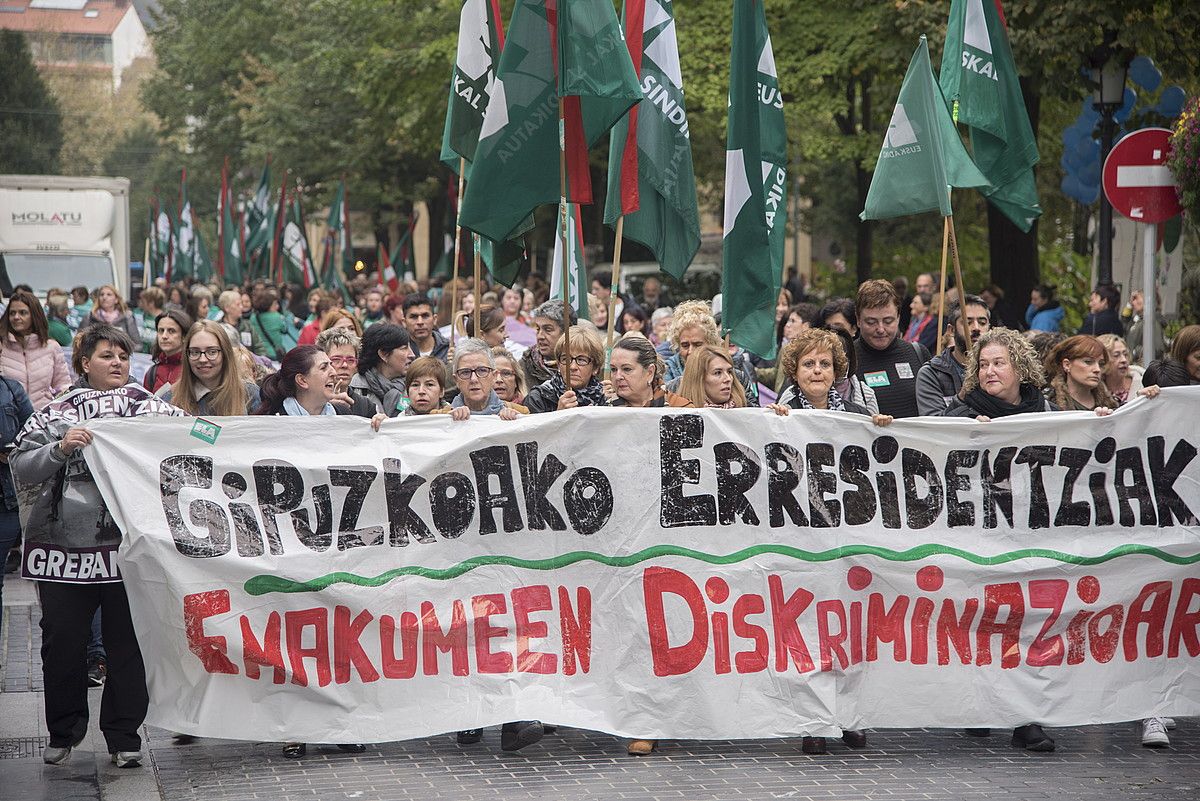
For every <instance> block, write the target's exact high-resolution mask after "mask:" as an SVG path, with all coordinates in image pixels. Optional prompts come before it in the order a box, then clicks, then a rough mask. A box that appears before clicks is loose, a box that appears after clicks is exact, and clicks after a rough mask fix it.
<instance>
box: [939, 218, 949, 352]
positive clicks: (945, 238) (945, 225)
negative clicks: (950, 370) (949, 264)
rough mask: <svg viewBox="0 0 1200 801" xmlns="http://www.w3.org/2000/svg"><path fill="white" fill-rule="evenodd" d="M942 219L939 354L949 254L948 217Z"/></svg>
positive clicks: (942, 335) (944, 329)
mask: <svg viewBox="0 0 1200 801" xmlns="http://www.w3.org/2000/svg"><path fill="white" fill-rule="evenodd" d="M942 220H943V223H942V278H941V283H940V284H939V285H938V286H939V289H938V292H939V293H940V295H939V298H938V327H937V330H938V333H937V355H939V356H940V355H941V353H942V339H943V337H944V336H945V331H946V328H945V326H944V325H943V324H942V316H943V315H944V313H945V310H946V258H947V256H948V255H949V250H950V218H949V217H943V218H942Z"/></svg>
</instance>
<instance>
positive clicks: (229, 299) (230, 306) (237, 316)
mask: <svg viewBox="0 0 1200 801" xmlns="http://www.w3.org/2000/svg"><path fill="white" fill-rule="evenodd" d="M217 305H218V306H220V307H221V318H220V321H219V322H222V323H224V324H225V325H227V326H229V327H230V328H232V329H233V330H234V331H236V332H237V336H238V342H240V344H241V346H242V347H244V348H248V349H249V350H250V351H251V352H253V353H254V355H255V356H265V355H266V353H267V351H266V349H265V348H264V347H263V343H262V338H261V337H259V335H258V331H257V330H256V329H255V327H254V326H252V325H250V321H249V320H248V319H246V318H245V317H244V316H242V293H241V292H238V291H237V290H236V289H226V290H225V291H224V292H222V293H221V294H220V295H218V296H217ZM184 333H187V332H186V331H185V332H184Z"/></svg>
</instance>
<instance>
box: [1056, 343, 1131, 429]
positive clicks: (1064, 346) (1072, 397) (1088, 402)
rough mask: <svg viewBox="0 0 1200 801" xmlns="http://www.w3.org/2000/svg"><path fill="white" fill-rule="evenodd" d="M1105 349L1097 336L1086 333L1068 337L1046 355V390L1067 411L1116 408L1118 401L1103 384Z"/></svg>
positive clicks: (1105, 363)
mask: <svg viewBox="0 0 1200 801" xmlns="http://www.w3.org/2000/svg"><path fill="white" fill-rule="evenodd" d="M1107 365H1108V352H1107V351H1106V350H1105V349H1104V344H1103V343H1102V342H1100V340H1098V339H1096V338H1095V337H1093V336H1089V335H1087V334H1078V335H1076V336H1073V337H1068V338H1067V339H1064V340H1063V341H1062V342H1060V343H1058V344H1057V345H1055V346H1054V348H1053V350H1051V351H1050V355H1049V356H1047V357H1046V365H1045V367H1046V376H1047V378H1048V379H1049V380H1048V381H1047V385H1048V386H1047V389H1046V394H1047V395H1048V396H1049V397H1050V400H1052V401H1054V404H1055V405H1056V406H1058V408H1060V409H1063V410H1066V411H1075V412H1077V411H1085V412H1090V411H1092V410H1093V409H1099V408H1105V409H1115V408H1117V406H1119V405H1120V404H1119V403H1118V402H1117V399H1116V398H1114V397H1113V396H1112V393H1111V392H1109V391H1108V387H1107V386H1105V385H1104V369H1105V367H1106V366H1107Z"/></svg>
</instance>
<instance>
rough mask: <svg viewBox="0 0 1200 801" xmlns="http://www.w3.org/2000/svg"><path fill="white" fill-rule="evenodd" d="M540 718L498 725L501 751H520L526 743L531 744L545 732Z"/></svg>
mask: <svg viewBox="0 0 1200 801" xmlns="http://www.w3.org/2000/svg"><path fill="white" fill-rule="evenodd" d="M545 733H546V732H545V729H543V728H542V722H541V721H540V720H518V721H515V722H513V723H505V724H504V725H503V726H502V727H500V749H501V750H502V751H520V750H521V749H522V748H524V747H525V746H527V745H533V744H534V743H536V742H537V741H538V740H540V739H542V735H543V734H545Z"/></svg>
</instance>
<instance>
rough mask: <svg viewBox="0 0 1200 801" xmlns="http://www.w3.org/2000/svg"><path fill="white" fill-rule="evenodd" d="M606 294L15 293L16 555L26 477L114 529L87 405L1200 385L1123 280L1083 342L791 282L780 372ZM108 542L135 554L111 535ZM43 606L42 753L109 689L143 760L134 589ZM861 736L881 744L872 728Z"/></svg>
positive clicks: (651, 300) (775, 407)
mask: <svg viewBox="0 0 1200 801" xmlns="http://www.w3.org/2000/svg"><path fill="white" fill-rule="evenodd" d="M610 281H611V275H610V274H608V273H604V272H600V273H596V274H595V276H594V281H593V283H592V286H591V289H592V292H591V294H590V295H589V299H590V302H589V312H590V315H589V316H590V317H591V318H592V319H591V321H588V320H580V319H577V317H576V315H575V313H574V311H573V310H572V309H571V308H570V307H566V306H564V304H563V303H562V301H559V300H548V299H547V295H548V287H547V285H546V283H545V281H543V280H542V279H540V278H538V277H537V276H534V277H532V278H531V279H529V281H528V282H527V284H526V286H524V287H518V288H505V287H501V286H497V287H495V288H489V289H487V291H482V292H480V294H479V296H478V297H476V292H475V291H474V290H473V288H472V287H471V286H470V285H469V284H467V283H466V282H459V285H458V286H450V285H445V286H441V287H435V288H429V287H421V286H418V285H416V284H414V283H411V282H410V283H403V284H401V285H400V286H399V287H398V288H395V289H393V290H392V291H385V290H384V289H382V288H376V287H373V286H367V285H365V284H361V283H352V284H351V286H350V288H349V290H348V291H347V292H345V293H335V292H327V291H325V290H322V289H311V290H305V289H303V288H301V287H298V286H286V285H285V286H275V285H272V284H269V283H267V282H262V281H259V282H255V283H254V284H251V285H248V286H245V287H232V288H226V289H224V291H221V290H220V288H219V287H216V286H212V287H209V286H204V285H199V284H197V285H192V286H185V285H183V284H179V285H171V286H152V287H147V288H146V289H144V290H142V291H141V293H140V296H139V298H138V303H137V307H136V308H135V309H133V310H130V309H129V308H128V307H127V305H126V303H125V301H124V299H122V298H121V297H120V295H119V293H118V292H117V290H116V289H115V288H114V287H111V286H102V287H95V288H90V289H89V288H86V287H76V288H74V289H72V290H70V292H65V291H57V290H51V291H50V292H49V293H48V296H47V297H46V298H45V300H44V301H43V300H41V299H39V298H37V297H35V296H34V295H33V294H32V292H30V291H29V289H28V287H17V288H15V290H14V291H13V292H12V293H11V295H10V297H8V298H7V299H6V300H7V303H6V305H5V307H4V311H3V315H2V316H0V341H2V346H3V347H2V350H0V376H2V380H0V406H3V409H4V411H5V414H4V415H3V416H2V418H0V426H2V436H3V437H4V456H3V464H2V465H0V478H2V480H3V485H4V501H5V505H4V507H3V508H2V509H0V554H3V553H6V552H7V551H8V550H9V549H10V548H11V547H13V546H14V544H15V543H16V542H17V541H18V540H19V538H20V536H21V523H20V520H19V519H18V511H17V506H18V504H17V499H16V492H15V485H14V480H15V481H16V482H17V483H18V484H20V485H21V486H32V487H42V488H44V489H43V490H40V491H39V492H38V493H37V494H36V496H35V497H36V504H39V505H40V506H39V509H41V514H42V515H43V517H44V518H45V520H49V521H52V522H42V519H41V518H38V521H39V522H37V525H41V526H51V527H58V529H62V530H61V531H59V530H57V529H56V530H55V531H52V532H50V534H52V535H54V536H58V537H60V538H61V540H62V541H63V542H70V541H71V531H69V530H68V529H69V528H70V526H71V525H72V521H78V520H79V519H83V518H84V517H86V516H89V515H90V518H89V519H94V518H95V517H96V514H97V513H99V514H101V515H106V512H105V510H104V507H103V501H102V499H101V498H100V497H99V494H98V492H97V491H96V488H95V484H94V482H93V481H92V480H91V477H90V475H89V474H88V469H87V466H86V463H85V462H84V461H83V459H82V456H81V454H80V449H82V448H84V447H86V446H87V445H88V444H89V442H90V441H91V435H90V433H89V432H88V430H87V429H86V428H85V427H82V426H79V425H78V424H77V421H75V420H74V419H73V418H71V417H70V416H69V415H65V414H62V413H59V412H57V411H56V409H57V408H58V407H57V405H56V404H58V403H59V402H60V401H62V400H63V399H64V398H66V397H68V396H69V395H70V394H71V393H78V392H83V393H87V392H95V391H102V392H103V391H122V392H127V393H133V394H134V395H136V396H137V397H138V398H139V399H145V400H149V401H151V402H149V403H143V404H141V405H140V406H139V407H138V408H140V409H142V410H143V411H142V413H144V414H171V415H203V416H206V417H211V416H231V415H233V416H236V415H252V414H258V415H282V416H337V415H353V416H357V417H361V418H364V419H368V420H370V421H371V423H372V427H373V428H374V430H376V431H378V430H379V428H380V425H381V423H382V422H383V421H385V420H387V419H388V418H396V417H408V416H414V415H427V414H445V415H448V416H449V417H450V419H452V420H455V421H468V420H469V419H470V418H471V417H472V416H475V415H495V416H497V417H499V418H500V419H501V420H514V419H517V418H519V417H521V416H523V415H527V414H548V413H553V412H557V411H563V410H568V409H574V408H577V407H581V406H612V407H617V408H637V407H672V408H712V409H733V408H742V407H746V406H764V407H767V408H768V409H769V410H770V411H765V410H764V413H768V414H769V413H771V412H773V413H774V414H778V415H788V414H791V413H793V412H796V413H806V412H808V411H827V412H834V413H838V414H858V415H864V416H866V417H869V418H870V419H871V420H872V421H873V423H874V424H875V425H876V426H887V425H889V424H890V423H892V422H893V420H895V419H901V418H911V417H918V416H944V417H964V418H969V419H972V420H975V421H977V422H978V423H981V424H983V423H987V422H989V421H991V420H995V419H997V418H1002V417H1009V416H1012V415H1017V414H1024V413H1032V412H1053V411H1059V410H1068V411H1071V410H1074V411H1079V410H1083V411H1089V412H1092V413H1094V414H1097V415H1101V416H1103V415H1107V414H1110V413H1111V412H1112V411H1113V410H1114V409H1116V408H1117V407H1119V406H1121V405H1122V404H1124V403H1128V402H1130V401H1131V400H1133V399H1134V398H1136V397H1138V396H1146V397H1149V398H1153V397H1155V396H1156V395H1157V394H1158V392H1159V388H1160V387H1165V386H1180V385H1195V384H1200V326H1198V325H1189V326H1186V327H1184V328H1182V329H1181V330H1179V331H1177V332H1176V333H1175V334H1174V336H1173V337H1172V338H1171V339H1170V341H1169V342H1168V341H1167V340H1166V339H1165V338H1164V337H1163V332H1162V328H1161V324H1160V323H1159V321H1157V320H1156V321H1153V322H1151V323H1148V322H1147V321H1145V320H1143V319H1142V310H1143V306H1142V304H1141V297H1140V295H1139V294H1138V293H1134V296H1133V297H1131V298H1130V305H1129V306H1128V307H1127V310H1126V313H1125V314H1122V311H1121V303H1120V293H1119V291H1118V290H1117V289H1116V288H1115V287H1112V286H1103V285H1102V286H1098V287H1097V288H1096V290H1095V292H1094V293H1093V294H1092V296H1091V300H1090V303H1089V308H1088V314H1087V317H1086V319H1085V321H1084V323H1083V326H1082V328H1081V329H1080V330H1079V331H1078V332H1077V333H1075V334H1074V335H1068V334H1067V333H1066V332H1063V331H1061V330H1060V329H1061V327H1062V324H1063V321H1064V319H1065V316H1066V313H1065V309H1064V308H1063V307H1062V305H1061V304H1060V302H1059V301H1058V300H1057V299H1056V298H1055V291H1054V287H1052V286H1046V285H1040V286H1038V287H1036V288H1035V289H1034V290H1033V291H1032V293H1031V298H1030V302H1029V304H1028V306H1027V308H1026V309H1025V311H1024V314H1023V315H1022V314H1021V313H1020V311H1019V310H1018V309H1014V308H1012V307H1011V306H1010V305H1009V304H1007V303H1006V302H1005V300H1004V293H1003V292H1002V291H1001V290H1000V289H998V288H997V287H994V286H989V287H986V288H985V289H984V290H983V291H981V292H979V293H978V294H966V295H965V296H963V297H964V299H965V302H964V303H962V304H960V303H958V302H957V301H956V298H957V297H958V296H957V295H956V294H952V293H946V294H945V302H944V304H943V298H942V296H941V294H940V293H938V292H937V291H936V288H935V285H934V280H933V276H932V275H929V274H922V275H921V276H919V277H918V279H917V282H916V285H915V292H913V293H912V294H911V295H910V294H909V293H908V286H907V281H905V280H903V279H897V280H896V281H885V280H870V281H866V282H864V283H863V284H862V285H861V286H860V287H859V288H858V291H857V294H856V296H855V297H853V298H830V299H827V300H825V301H824V302H817V301H816V300H815V299H810V298H808V297H806V296H805V293H804V288H803V286H802V285H801V284H800V282H799V281H798V280H796V279H795V278H794V277H793V279H792V280H790V281H789V282H788V286H787V287H786V288H785V289H784V290H783V291H782V292H781V293H780V296H779V301H778V304H777V308H776V322H777V331H776V344H777V353H776V354H775V357H774V358H769V359H768V358H762V357H761V356H759V355H757V354H750V353H747V352H745V351H744V350H742V349H741V348H739V347H737V346H736V345H731V344H730V342H729V341H728V340H727V339H725V338H723V337H722V336H721V333H720V332H721V322H720V308H719V303H718V299H714V300H713V302H709V301H705V300H683V301H681V302H679V303H676V302H675V301H674V300H673V299H672V298H670V296H669V294H668V291H667V289H666V288H665V287H664V286H663V285H662V283H661V282H660V281H659V280H658V279H657V278H653V277H652V278H649V279H647V280H646V281H645V283H644V284H643V286H642V287H641V294H640V297H638V298H635V297H633V296H631V295H628V294H623V293H622V294H619V295H618V296H616V297H610ZM477 308H478V315H476V313H475V312H476V309H477ZM610 308H612V309H613V313H612V314H611V315H610V314H609V310H610ZM610 319H611V320H612V323H613V326H614V328H615V330H614V332H613V335H614V337H615V341H614V345H613V347H612V349H611V351H609V350H608V347H607V342H606V339H607V337H608V336H609V331H608V327H609V326H608V325H607V323H608V321H609V320H610ZM1147 324H1151V325H1155V326H1156V333H1155V340H1156V342H1158V343H1159V344H1158V346H1157V352H1158V354H1160V358H1157V359H1153V360H1150V363H1148V364H1142V363H1141V362H1144V361H1146V360H1144V359H1143V358H1142V354H1141V343H1142V337H1141V332H1142V330H1143V326H1145V325H1147ZM606 364H607V365H608V367H609V368H610V369H609V370H608V371H606V369H605V367H606ZM134 368H136V369H134ZM131 370H132V371H133V372H134V373H135V376H134V379H133V380H131ZM101 414H103V412H101ZM466 430H468V429H464V431H466ZM55 505H57V507H58V508H57V509H56V510H53V511H54V513H53V514H51V511H52V510H51V508H50V507H52V506H55ZM67 507H72V508H73V509H74V510H75V511H70V510H68V509H67ZM97 510H98V512H97ZM109 520H110V522H111V519H110V518H109ZM31 524H32V523H31ZM102 536H107V537H109V539H110V540H111V541H112V542H116V541H119V532H117V531H115V526H112V525H109V526H108V528H107V529H105V530H104V531H103V532H102ZM112 547H114V548H115V545H113V546H112ZM0 586H2V585H0ZM39 597H40V599H41V603H42V608H43V617H42V623H41V625H42V631H43V639H42V642H43V645H42V664H43V670H44V671H45V686H46V688H47V693H46V717H47V727H48V729H49V733H50V743H49V747H48V748H47V749H46V750H45V752H44V758H45V761H46V762H47V763H51V764H57V763H60V762H63V761H65V760H66V759H67V758H69V756H70V753H71V749H72V748H73V747H75V746H76V745H78V743H79V742H80V741H81V739H82V737H83V735H84V732H85V731H86V728H87V718H88V705H87V699H86V694H87V687H88V686H89V685H90V686H94V687H97V686H103V687H104V694H105V697H104V701H103V704H102V707H101V708H102V712H101V720H100V727H101V730H102V732H103V734H104V736H105V738H106V741H107V743H108V747H109V749H110V751H111V753H112V759H113V762H114V763H116V764H117V765H118V766H121V767H128V766H135V765H137V764H139V763H140V761H141V759H142V755H141V753H140V752H141V740H140V737H139V734H138V730H139V728H140V726H141V723H142V721H143V719H144V717H145V713H146V709H147V703H148V701H147V695H146V691H145V676H144V669H143V667H142V662H141V658H140V653H139V651H138V648H137V638H136V635H135V633H134V631H133V625H132V621H131V620H130V616H129V607H128V602H127V600H126V597H125V592H124V586H123V585H122V584H121V583H120V582H116V583H103V584H78V585H68V584H55V583H52V582H39ZM1170 725H1171V721H1169V720H1167V719H1163V718H1148V719H1146V720H1145V721H1143V723H1142V734H1143V739H1142V742H1143V743H1144V744H1145V745H1147V746H1163V745H1166V744H1167V743H1168V737H1167V734H1166V730H1167V728H1169V727H1170ZM550 731H553V727H552V726H548V725H544V724H543V723H541V722H539V721H514V722H510V723H506V724H504V726H503V727H502V732H501V745H502V747H503V748H504V749H506V750H515V749H519V748H523V747H525V746H527V745H530V744H532V743H535V742H537V741H538V740H540V739H541V738H542V737H543V736H544V735H545V734H546V733H547V732H550ZM967 733H968V734H970V735H975V736H984V735H986V734H988V732H987V730H979V729H969V730H967ZM481 734H482V733H481V732H480V731H479V730H469V731H462V732H458V733H457V741H458V742H459V743H460V744H469V743H473V742H477V741H478V740H479V739H480V737H481ZM178 739H179V741H180V742H186V741H188V740H190V739H191V738H188V737H186V736H184V735H179V737H178ZM842 740H843V741H844V742H845V743H846V744H847V745H848V746H850V747H852V748H864V747H866V745H867V735H866V733H865V732H861V731H846V732H844V733H843V736H842ZM1012 743H1013V745H1015V746H1019V747H1022V748H1025V749H1028V750H1031V751H1051V750H1053V749H1054V747H1055V746H1054V741H1053V740H1052V739H1051V738H1050V737H1049V736H1048V735H1047V734H1046V732H1045V731H1043V730H1042V728H1041V727H1040V726H1039V725H1038V724H1037V722H1036V721H1030V722H1029V723H1028V724H1026V725H1024V726H1021V727H1018V728H1017V729H1016V730H1015V731H1014V732H1013V735H1012ZM656 746H657V743H656V742H655V741H653V740H649V739H637V740H634V741H632V742H631V743H629V744H628V746H627V748H628V751H629V753H630V754H634V755H642V754H648V753H650V752H652V751H653V750H655V748H656ZM338 747H339V748H342V749H344V750H348V751H361V750H362V749H363V746H361V745H358V744H343V745H339V746H338ZM802 748H803V750H804V751H805V752H807V753H815V754H819V753H825V752H826V749H827V744H826V742H825V740H824V738H819V737H805V738H804V740H803V744H802ZM305 751H306V746H305V744H304V743H288V744H286V745H285V746H284V754H285V755H286V756H288V757H291V758H299V757H301V756H303V755H304V754H305Z"/></svg>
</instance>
